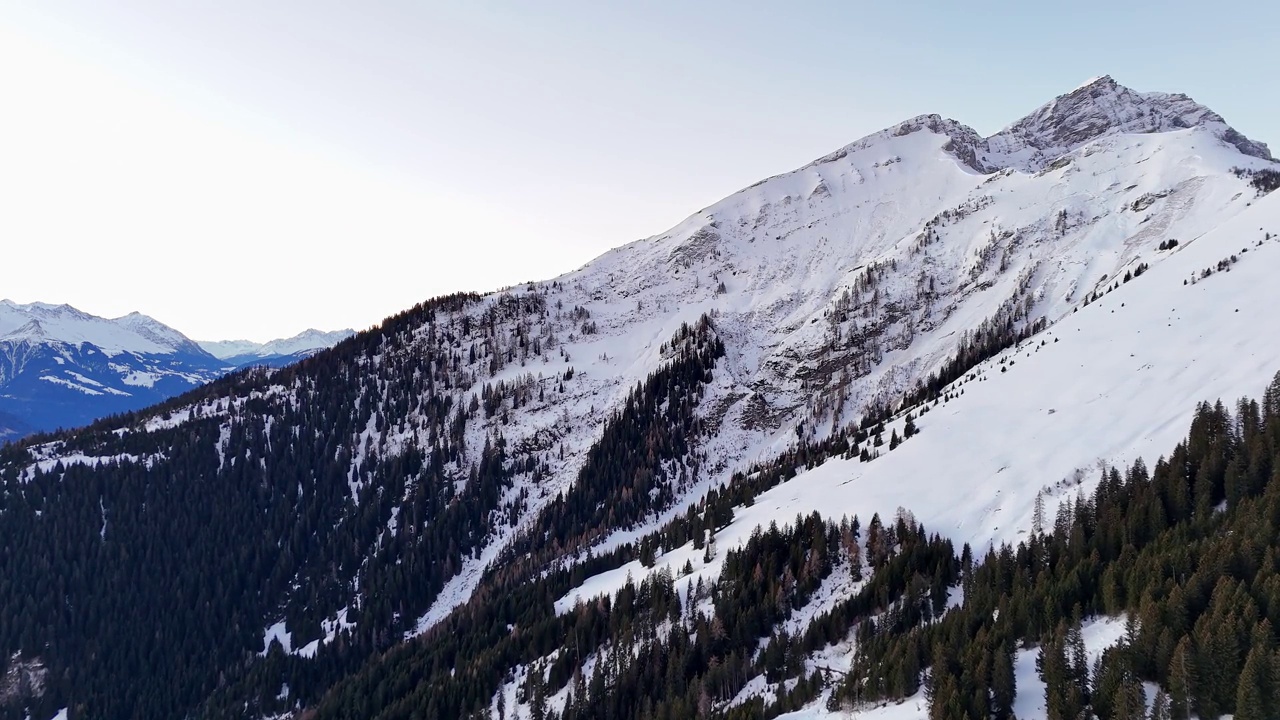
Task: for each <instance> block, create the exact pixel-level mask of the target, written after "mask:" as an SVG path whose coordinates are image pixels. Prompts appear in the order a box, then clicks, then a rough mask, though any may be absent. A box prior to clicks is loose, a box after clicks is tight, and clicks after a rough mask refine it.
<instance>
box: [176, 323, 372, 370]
mask: <svg viewBox="0 0 1280 720" xmlns="http://www.w3.org/2000/svg"><path fill="white" fill-rule="evenodd" d="M355 334H356V331H355V330H351V329H346V330H333V331H330V332H325V331H323V330H316V329H315V328H308V329H306V330H303V331H302V332H300V333H298V334H297V335H294V336H293V337H288V338H278V339H276V340H271V341H268V342H265V343H260V342H254V341H252V340H201V341H199V345H200V347H202V348H204V350H205V351H206V352H208V353H209V354H210V355H213V356H214V357H216V358H218V359H219V360H222V361H224V362H226V363H227V364H229V365H234V366H236V367H243V366H245V365H270V366H272V367H280V366H281V365H288V364H289V363H292V362H297V361H298V360H301V359H302V358H304V357H309V356H311V355H314V354H316V353H317V352H319V351H320V350H324V349H327V348H331V347H333V346H334V345H337V344H338V343H340V342H342V341H343V340H346V339H347V338H349V337H351V336H352V335H355Z"/></svg>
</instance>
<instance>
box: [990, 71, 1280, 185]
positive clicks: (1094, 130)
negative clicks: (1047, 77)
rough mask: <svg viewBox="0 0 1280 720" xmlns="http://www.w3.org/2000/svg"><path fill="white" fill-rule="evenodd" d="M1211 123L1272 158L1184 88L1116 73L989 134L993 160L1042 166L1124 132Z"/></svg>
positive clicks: (1225, 136)
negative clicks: (1165, 88)
mask: <svg viewBox="0 0 1280 720" xmlns="http://www.w3.org/2000/svg"><path fill="white" fill-rule="evenodd" d="M1197 127H1199V128H1205V129H1207V130H1209V131H1210V132H1211V133H1213V134H1214V135H1215V136H1216V137H1217V138H1218V139H1220V140H1222V141H1223V142H1226V143H1227V144H1229V145H1232V146H1234V147H1235V148H1236V149H1237V150H1239V151H1240V152H1241V153H1244V154H1245V155H1250V156H1253V157H1257V158H1262V159H1265V160H1270V159H1271V153H1270V152H1269V150H1268V149H1267V146H1266V145H1264V144H1262V143H1259V142H1254V141H1252V140H1250V139H1249V138H1247V137H1245V136H1244V135H1241V134H1240V133H1239V132H1237V131H1236V130H1234V129H1233V128H1231V127H1230V126H1228V125H1227V123H1226V121H1225V120H1223V118H1222V116H1221V115H1218V114H1217V113H1215V112H1214V111H1212V110H1210V109H1209V108H1207V107H1205V106H1204V105H1201V104H1200V103H1197V102H1196V101H1195V100H1192V99H1191V98H1190V97H1188V96H1187V95H1184V94H1181V93H1163V92H1138V91H1136V90H1133V89H1131V88H1128V87H1126V86H1124V85H1121V84H1120V83H1118V82H1116V80H1115V79H1114V78H1112V77H1111V76H1110V75H1102V76H1100V77H1096V78H1093V79H1091V80H1089V81H1088V82H1086V83H1085V84H1083V85H1081V86H1080V87H1077V88H1076V89H1074V90H1072V91H1071V92H1069V93H1065V94H1063V95H1059V96H1058V97H1056V98H1054V99H1053V100H1051V101H1049V102H1048V103H1046V104H1044V105H1042V106H1040V107H1039V108H1037V109H1036V110H1035V111H1033V112H1032V113H1031V114H1030V115H1027V116H1026V117H1024V118H1022V119H1021V120H1018V121H1017V122H1015V123H1013V124H1012V125H1010V126H1009V127H1007V128H1005V129H1004V130H1001V131H1000V132H998V133H996V134H995V135H992V136H991V137H989V138H987V139H986V143H987V146H988V152H987V159H988V164H995V165H1000V166H1006V167H1007V166H1015V167H1016V166H1019V165H1021V166H1023V167H1024V169H1027V170H1038V169H1040V168H1042V167H1044V166H1045V165H1047V164H1048V163H1050V162H1052V161H1053V160H1055V159H1057V158H1059V157H1061V156H1062V155H1064V154H1066V153H1069V152H1071V151H1072V150H1074V149H1075V148H1077V147H1080V146H1081V145H1084V144H1086V143H1089V142H1092V141H1093V140H1097V139H1098V138H1101V137H1104V136H1107V135H1114V134H1120V133H1131V134H1132V133H1156V132H1172V131H1177V130H1186V129H1189V128H1197Z"/></svg>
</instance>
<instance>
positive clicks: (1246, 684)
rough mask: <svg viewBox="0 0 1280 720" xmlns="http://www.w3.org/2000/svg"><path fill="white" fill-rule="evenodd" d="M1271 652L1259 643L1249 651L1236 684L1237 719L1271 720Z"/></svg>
mask: <svg viewBox="0 0 1280 720" xmlns="http://www.w3.org/2000/svg"><path fill="white" fill-rule="evenodd" d="M1268 656H1269V653H1268V652H1267V651H1266V650H1265V649H1264V648H1263V647H1262V646H1259V645H1255V646H1254V648H1253V649H1252V650H1250V651H1249V657H1248V658H1247V659H1246V660H1245V662H1244V670H1242V671H1241V673H1240V681H1239V683H1237V685H1236V712H1235V718H1236V720H1270V718H1271V717H1272V716H1273V712H1272V709H1271V708H1269V706H1268V699H1269V698H1270V697H1271V687H1270V686H1271V678H1270V675H1271V672H1270V671H1271V667H1270V666H1271V663H1270V658H1269V657H1268Z"/></svg>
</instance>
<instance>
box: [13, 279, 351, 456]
mask: <svg viewBox="0 0 1280 720" xmlns="http://www.w3.org/2000/svg"><path fill="white" fill-rule="evenodd" d="M351 334H352V331H351V330H340V331H336V332H331V333H324V332H320V331H318V330H307V331H306V332H303V333H301V334H299V335H297V336H295V337H292V338H288V339H281V340H273V341H271V342H267V343H253V342H250V341H245V340H237V341H224V342H209V343H197V342H195V341H193V340H191V339H190V338H188V337H187V336H186V335H183V334H182V333H181V332H179V331H177V330H175V329H173V328H171V327H169V326H167V325H165V324H164V323H161V322H159V321H158V320H155V319H154V318H150V317H147V316H146V315H143V314H141V313H136V312H135V313H130V314H128V315H125V316H123V317H119V318H114V319H108V318H102V317H98V316H96V315H90V314H89V313H86V312H82V311H80V310H77V309H76V308H74V307H71V306H70V305H50V304H47V303H39V302H36V303H30V304H25V305H23V304H18V303H15V302H13V301H11V300H0V442H3V441H6V440H12V439H14V438H17V437H21V436H23V435H26V434H29V433H32V432H38V431H41V430H53V429H56V428H59V427H75V426H79V425H85V424H88V423H90V422H92V421H93V420H95V419H97V418H100V417H104V416H106V415H110V414H113V413H119V412H125V411H128V410H136V409H138V408H142V407H146V406H148V405H153V404H155V403H157V402H160V401H162V400H165V399H167V398H170V397H173V396H174V395H178V394H180V393H182V392H185V391H187V390H190V389H191V388H193V387H196V386H198V385H202V384H204V383H207V382H209V381H210V380H214V379H216V378H218V377H221V376H222V375H225V374H226V373H228V372H231V371H233V370H236V369H238V368H241V367H245V366H247V365H270V366H274V367H279V366H282V365H287V364H289V363H292V362H295V361H297V360H299V359H301V358H303V357H306V356H307V355H309V354H311V353H313V352H315V351H317V350H319V349H323V348H326V347H330V346H332V345H333V344H335V343H337V342H338V341H339V340H342V339H343V338H345V337H348V336H350V335H351Z"/></svg>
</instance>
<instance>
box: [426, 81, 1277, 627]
mask: <svg viewBox="0 0 1280 720" xmlns="http://www.w3.org/2000/svg"><path fill="white" fill-rule="evenodd" d="M1242 147H1243V149H1244V151H1243V152H1242ZM1271 166H1273V163H1272V161H1271V160H1270V159H1269V156H1268V155H1267V152H1266V149H1265V146H1263V145H1261V144H1258V143H1253V142H1252V141H1248V140H1247V139H1242V138H1241V137H1240V136H1239V135H1238V134H1237V133H1235V132H1234V131H1233V130H1231V129H1230V128H1229V127H1228V126H1226V125H1225V123H1224V122H1223V121H1222V119H1221V118H1220V117H1219V116H1218V115H1216V114H1214V113H1213V112H1212V111H1210V110H1208V109H1207V108H1203V107H1202V106H1199V105H1196V104H1195V103H1194V102H1193V101H1191V100H1190V99H1188V98H1186V97H1185V96H1178V95H1167V94H1164V93H1136V92H1133V91H1131V90H1128V89H1127V88H1123V87H1122V86H1119V85H1117V84H1116V83H1115V82H1114V81H1113V80H1111V79H1110V78H1101V79H1099V80H1097V81H1094V82H1092V83H1089V84H1086V85H1085V86H1083V87H1081V88H1080V89H1078V90H1076V91H1073V92H1072V93H1068V94H1067V95H1064V96H1061V97H1059V98H1058V99H1056V100H1054V101H1053V102H1051V103H1049V104H1047V105H1046V106H1044V107H1042V108H1040V109H1038V110H1037V111H1035V112H1034V113H1032V114H1031V115H1029V116H1028V117H1027V118H1024V119H1023V120H1021V121H1018V122H1016V123H1014V124H1013V125H1011V126H1010V128H1009V129H1007V130H1005V131H1002V133H999V134H997V135H995V136H992V137H991V138H987V139H983V138H980V137H979V136H978V135H977V133H975V132H973V131H972V130H970V129H969V128H966V127H965V126H963V125H961V124H959V123H957V122H955V121H952V120H944V119H942V118H939V117H938V116H922V117H919V118H914V119H912V120H908V121H906V122H904V123H901V124H899V125H897V126H895V127H892V128H888V129H886V130H884V131H881V132H879V133H875V134H873V135H871V136H868V137H866V138H863V139H861V140H859V141H857V142H854V143H852V144H850V145H848V146H846V147H845V148H842V149H841V150H839V151H837V152H835V153H832V154H830V155H828V156H826V157H824V158H821V159H819V160H817V161H815V162H813V163H811V164H809V165H807V166H805V167H803V168H800V169H798V170H796V171H793V172H791V173H787V174H783V175H779V176H776V177H772V178H769V179H767V180H764V181H762V182H760V183H757V184H756V185H753V186H752V187H749V188H747V189H745V190H742V191H741V192H738V193H736V194H734V195H732V196H730V197H728V198H726V199H725V200H723V201H721V202H719V203H716V204H715V205H712V206H711V207H708V208H705V209H703V210H702V211H700V212H698V213H695V214H694V215H693V216H691V217H690V218H688V219H687V220H685V221H684V222H682V223H681V224H680V225H678V226H676V227H675V228H673V229H671V230H669V231H668V232H666V233H663V234H661V235H658V236H655V237H652V238H648V239H645V240H640V241H638V242H635V243H632V244H630V245H627V246H624V247H621V248H619V249H617V250H614V251H611V252H609V253H606V254H605V255H603V256H601V257H600V258H598V259H596V260H594V261H592V262H591V263H589V264H587V265H586V266H585V267H583V268H582V269H580V270H578V271H576V272H573V273H569V274H567V275H564V276H561V277H560V278H557V279H556V280H555V281H553V283H554V284H552V283H541V284H533V285H530V286H529V288H527V289H532V290H535V291H543V292H548V293H549V297H554V298H555V299H556V302H557V304H558V306H560V305H562V306H563V308H564V309H565V310H566V311H567V310H568V308H570V307H578V306H580V307H581V308H583V309H584V310H585V311H586V312H587V313H588V314H589V318H590V320H589V321H588V322H589V324H590V325H591V328H592V330H593V332H592V333H590V334H585V333H582V332H578V333H577V334H576V335H575V334H573V331H574V330H580V328H579V327H575V324H574V323H564V322H560V323H559V324H557V323H556V322H554V320H556V318H553V321H552V322H551V323H550V324H551V325H553V326H554V327H553V330H554V331H555V332H557V333H558V335H557V337H558V339H559V341H560V343H561V348H562V352H563V354H564V355H563V357H568V358H571V361H568V362H564V363H563V365H558V364H557V363H552V364H551V365H550V366H548V367H547V368H546V370H549V371H555V370H556V369H557V368H560V369H563V367H564V366H567V365H571V366H573V367H575V368H576V369H577V370H578V371H579V379H578V380H575V384H576V385H577V386H578V387H580V388H581V389H582V392H581V393H579V394H577V395H576V396H574V397H572V398H570V399H568V400H567V401H566V402H564V403H563V404H560V405H558V406H554V407H550V408H547V409H545V410H544V411H538V410H530V411H528V412H525V413H522V414H521V415H519V416H517V417H516V418H515V420H514V421H513V422H512V424H511V425H510V426H503V427H502V428H501V430H502V432H503V433H504V434H505V435H506V436H507V437H508V438H509V439H511V440H512V441H514V442H516V443H519V442H520V441H521V440H523V439H527V438H534V437H539V436H542V435H546V434H552V435H553V436H557V437H559V436H563V435H565V434H568V435H569V436H568V437H567V438H566V439H565V445H566V449H567V453H566V457H565V460H564V462H562V463H559V465H558V466H557V467H556V469H555V472H554V474H553V476H552V478H551V479H550V480H549V481H544V482H543V483H542V484H540V485H538V486H537V487H531V488H529V490H530V493H531V497H530V503H529V505H528V506H527V510H526V513H525V515H524V517H526V518H527V519H529V520H532V519H533V518H535V517H536V511H537V510H538V509H539V508H540V507H541V506H542V504H543V503H544V502H545V501H546V500H547V499H549V498H552V497H554V496H555V494H556V493H557V492H559V491H561V490H563V489H565V488H567V487H568V486H569V485H570V484H571V483H572V482H573V480H574V479H575V476H576V472H577V469H578V468H579V467H580V463H581V459H582V453H583V452H585V450H586V448H587V447H589V445H590V442H591V441H593V439H594V437H595V434H596V432H598V430H595V431H586V432H583V431H581V430H579V431H577V432H572V433H569V431H568V430H567V428H599V427H600V424H601V422H602V421H603V419H604V417H605V416H606V414H605V412H603V410H604V409H605V408H610V407H615V406H616V405H617V403H618V402H620V401H621V399H622V398H623V397H624V396H625V394H626V392H627V390H628V389H629V388H631V387H632V386H634V384H635V383H636V382H637V381H639V380H642V379H643V378H644V377H645V376H646V374H647V373H649V372H651V371H652V370H653V369H655V368H656V367H657V366H658V365H659V364H660V362H661V358H660V357H659V353H658V350H659V346H660V344H661V343H662V342H663V341H664V340H666V339H668V338H669V337H671V335H672V333H674V332H675V331H676V329H677V328H678V327H679V325H680V323H682V322H693V321H695V320H696V319H697V318H698V317H699V316H700V315H702V314H703V313H707V314H709V315H711V316H712V317H713V319H714V322H715V324H716V329H717V332H718V334H719V335H720V337H721V338H722V339H723V340H724V342H725V343H726V346H727V352H728V354H727V357H726V358H725V359H724V360H723V361H722V367H719V368H718V369H717V372H716V373H715V379H714V381H713V383H712V386H711V387H710V389H709V393H708V398H707V400H705V401H704V408H706V413H707V415H708V417H709V419H710V420H711V421H712V422H713V423H714V426H715V433H714V435H713V437H712V438H711V439H710V440H708V441H707V442H706V444H705V446H704V447H703V448H702V449H701V452H702V453H703V455H704V456H705V458H706V460H707V462H706V464H705V467H706V468H707V472H705V474H704V476H703V477H701V478H700V482H699V483H698V484H697V485H696V486H695V487H692V488H689V489H688V491H687V492H686V493H685V494H684V496H683V497H684V499H685V500H684V501H685V502H693V501H695V500H697V499H698V498H699V497H701V494H702V492H703V491H705V489H707V488H709V487H712V486H715V485H717V484H720V483H723V482H726V481H727V480H728V478H729V476H730V475H731V474H732V472H733V471H735V470H737V469H741V468H742V467H744V466H745V465H746V464H748V463H749V462H751V461H753V460H758V459H766V458H768V457H771V456H772V455H774V454H775V453H776V452H777V451H778V450H780V449H782V448H784V447H787V446H789V445H791V444H793V443H794V442H795V440H796V438H797V437H798V436H799V435H806V436H808V437H815V438H816V437H821V436H823V435H825V434H826V433H828V432H830V431H831V430H832V429H833V428H834V427H839V426H841V425H844V424H847V423H849V422H852V421H856V420H857V419H858V417H860V416H861V414H862V413H863V412H864V411H865V409H866V408H867V407H868V406H869V405H872V404H876V403H879V404H890V403H892V402H894V401H896V400H897V399H898V398H900V397H901V396H902V394H903V393H904V392H905V391H908V390H910V389H911V388H912V387H914V386H915V384H916V383H917V382H919V381H920V380H922V379H924V378H926V377H927V376H928V374H929V373H931V372H934V371H936V370H937V369H938V368H939V367H940V366H941V365H942V364H943V363H944V362H945V361H946V360H947V359H949V358H950V357H952V356H953V355H954V354H955V352H956V349H957V347H958V346H959V345H960V343H961V342H962V339H963V338H965V337H966V334H967V333H972V332H974V331H975V330H977V329H978V328H979V327H980V326H981V325H982V324H983V323H984V322H990V323H994V324H1004V323H1006V322H1008V323H1010V324H1012V325H1014V326H1026V325H1028V324H1030V323H1032V322H1034V321H1037V320H1042V321H1044V322H1046V323H1053V322H1056V321H1058V320H1060V319H1062V318H1064V317H1066V316H1068V315H1070V314H1071V313H1072V311H1073V310H1074V309H1075V308H1077V307H1078V306H1079V305H1080V304H1081V303H1082V302H1083V300H1084V298H1086V297H1087V296H1088V295H1089V294H1090V293H1092V292H1094V291H1095V290H1100V289H1102V288H1104V287H1107V286H1109V285H1110V284H1111V282H1112V281H1113V279H1115V278H1118V277H1121V276H1123V275H1124V274H1125V273H1126V272H1132V271H1133V270H1135V269H1137V268H1138V266H1139V265H1140V264H1144V263H1145V264H1148V265H1150V266H1151V267H1158V266H1160V265H1161V264H1162V263H1164V262H1165V261H1166V260H1167V259H1168V258H1169V257H1171V256H1177V255H1179V253H1176V252H1175V253H1170V252H1167V251H1161V250H1159V249H1158V247H1159V246H1160V245H1161V244H1162V243H1165V242H1166V241H1169V240H1179V241H1180V242H1181V243H1183V244H1184V245H1185V243H1186V242H1187V241H1188V240H1190V239H1193V238H1196V237H1198V236H1201V235H1203V234H1204V233H1206V232H1208V231H1209V230H1211V229H1213V228H1215V227H1216V226H1218V225H1219V224H1221V223H1222V222H1223V220H1224V219H1226V218H1230V217H1232V216H1234V215H1236V214H1238V213H1240V212H1242V211H1244V210H1245V209H1246V208H1248V207H1249V206H1250V204H1251V203H1252V202H1254V200H1255V198H1256V192H1255V190H1254V189H1253V188H1252V187H1250V186H1249V185H1248V183H1246V182H1245V181H1244V180H1242V179H1241V178H1240V177H1238V176H1237V175H1236V174H1235V173H1233V172H1232V171H1233V169H1235V168H1261V167H1271ZM1215 261H1216V260H1215ZM1144 280H1145V276H1144ZM527 289H526V290H527ZM584 326H585V323H584ZM563 357H562V358H561V359H563ZM526 370H527V369H524V368H515V369H512V370H510V371H509V372H508V374H507V375H506V376H505V377H508V378H510V377H512V376H514V375H516V374H517V373H519V372H525V371H526ZM538 370H539V371H542V370H543V369H542V368H538ZM1190 409H1191V408H1190V407H1188V408H1186V411H1189V410H1190ZM482 429H483V428H482ZM475 438H476V439H475V442H476V443H480V442H483V434H479V433H478V434H476V436H475ZM1071 469H1072V468H1068V469H1067V470H1071ZM1064 472H1065V471H1064ZM1056 479H1058V478H1055V480H1056ZM985 502H986V503H988V504H990V503H991V502H992V501H991V500H990V499H987V500H986V501H985ZM681 507H682V503H677V506H676V507H675V508H673V509H672V510H671V512H669V513H667V515H665V516H664V517H669V516H670V515H671V514H673V513H674V512H678V511H679V510H680V509H681ZM985 507H986V506H985V505H984V506H983V508H985ZM888 509H889V510H892V509H893V507H890V508H888ZM978 509H981V508H978ZM1005 512H1006V513H1007V512H1009V511H1005ZM790 517H794V512H792V513H791V515H790ZM968 517H969V516H968V515H966V516H965V518H966V519H967V518H968ZM661 520H662V518H655V519H654V522H653V523H652V524H651V525H649V527H652V526H654V525H657V524H658V523H659V522H661ZM969 522H971V523H974V524H978V521H977V520H969ZM983 523H985V524H991V525H997V524H998V523H997V522H995V521H990V522H989V523H988V521H986V520H984V521H983ZM1006 527H1007V524H1006ZM644 530H645V529H644V528H640V529H638V530H632V531H625V532H619V533H617V534H616V535H615V537H614V538H613V539H612V541H611V543H610V544H614V543H619V542H624V541H627V540H630V539H634V538H636V537H639V536H640V535H641V534H643V532H644ZM747 531H748V532H749V528H748V529H747ZM514 532H515V531H514V530H513V531H512V533H507V534H501V535H499V536H498V537H496V538H495V540H494V543H493V546H492V548H491V549H490V550H489V551H487V552H486V553H484V555H483V557H482V558H480V559H478V560H476V561H473V562H472V563H470V564H469V565H468V566H467V567H466V568H465V569H464V570H463V572H462V573H461V574H460V575H459V576H458V577H457V578H456V579H455V581H454V582H453V583H451V584H450V586H449V587H448V588H447V589H446V592H445V593H444V594H443V595H442V597H441V598H440V601H439V602H438V603H437V606H436V608H434V609H433V611H432V612H431V613H429V614H428V615H427V616H426V617H424V618H423V621H422V623H421V624H420V626H419V628H420V629H421V628H425V627H427V626H429V625H430V624H431V623H432V622H434V621H436V620H438V619H439V618H441V617H443V616H444V615H445V614H447V612H448V611H449V610H450V609H452V608H453V607H455V606H456V605H457V604H459V603H461V602H463V601H465V599H466V598H467V597H469V594H470V592H471V590H472V589H473V588H474V587H475V585H476V583H478V581H479V578H480V575H481V571H482V569H483V568H484V567H485V566H486V565H487V563H488V562H490V561H491V560H492V558H494V557H496V556H497V553H498V551H499V550H500V548H501V546H502V545H503V544H504V543H505V542H506V541H507V540H508V539H509V538H510V537H511V536H512V534H514ZM973 535H974V537H979V535H980V533H977V532H976V531H975V532H974V533H973ZM988 536H990V537H995V536H994V535H991V534H990V533H988ZM984 537H985V536H984Z"/></svg>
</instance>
